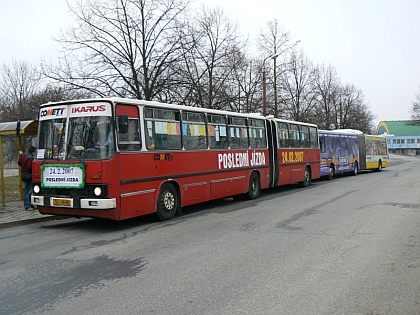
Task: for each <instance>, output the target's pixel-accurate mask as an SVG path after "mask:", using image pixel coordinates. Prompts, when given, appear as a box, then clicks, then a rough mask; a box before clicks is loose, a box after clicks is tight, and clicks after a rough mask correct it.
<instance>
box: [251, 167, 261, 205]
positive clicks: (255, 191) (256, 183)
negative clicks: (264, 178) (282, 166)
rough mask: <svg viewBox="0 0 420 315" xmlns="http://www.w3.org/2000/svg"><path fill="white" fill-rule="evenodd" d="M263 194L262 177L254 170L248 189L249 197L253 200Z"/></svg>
mask: <svg viewBox="0 0 420 315" xmlns="http://www.w3.org/2000/svg"><path fill="white" fill-rule="evenodd" d="M260 194H261V183H260V177H259V176H258V174H257V173H256V172H252V173H251V176H250V177H249V190H248V198H249V199H251V200H253V199H257V198H258V197H259V196H260Z"/></svg>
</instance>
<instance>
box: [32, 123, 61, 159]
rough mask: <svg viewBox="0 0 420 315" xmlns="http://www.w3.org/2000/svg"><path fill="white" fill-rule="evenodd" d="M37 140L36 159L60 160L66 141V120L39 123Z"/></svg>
mask: <svg viewBox="0 0 420 315" xmlns="http://www.w3.org/2000/svg"><path fill="white" fill-rule="evenodd" d="M38 138H39V139H38V140H39V143H38V153H37V158H42V159H60V160H62V159H63V157H64V148H65V146H64V144H65V139H66V118H58V119H50V120H43V121H40V128H39V137H38ZM40 153H41V155H40Z"/></svg>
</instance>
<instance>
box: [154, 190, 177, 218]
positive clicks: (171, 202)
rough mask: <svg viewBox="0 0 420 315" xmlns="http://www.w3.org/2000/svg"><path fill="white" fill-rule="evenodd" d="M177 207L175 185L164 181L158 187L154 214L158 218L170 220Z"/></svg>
mask: <svg viewBox="0 0 420 315" xmlns="http://www.w3.org/2000/svg"><path fill="white" fill-rule="evenodd" d="M177 207H178V194H177V192H176V189H175V187H174V186H173V185H172V184H170V183H165V184H163V185H162V187H161V188H160V192H159V199H158V205H157V211H156V215H157V217H158V219H159V220H161V221H166V220H170V219H172V218H173V217H174V216H175V213H176V211H177Z"/></svg>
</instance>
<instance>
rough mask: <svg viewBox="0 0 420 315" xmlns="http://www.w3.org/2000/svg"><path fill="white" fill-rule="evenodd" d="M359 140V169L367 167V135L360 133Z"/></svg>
mask: <svg viewBox="0 0 420 315" xmlns="http://www.w3.org/2000/svg"><path fill="white" fill-rule="evenodd" d="M357 141H358V145H359V157H360V166H359V169H361V170H365V169H366V144H365V135H358V136H357Z"/></svg>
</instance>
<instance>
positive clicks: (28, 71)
mask: <svg viewBox="0 0 420 315" xmlns="http://www.w3.org/2000/svg"><path fill="white" fill-rule="evenodd" d="M40 79H41V76H40V74H39V72H38V70H37V69H36V68H35V67H34V66H32V65H30V64H29V63H26V62H24V61H13V63H12V65H11V66H7V65H3V68H2V72H1V81H0V117H1V118H0V120H1V121H16V120H18V119H20V120H31V119H36V118H37V116H38V106H39V104H38V106H36V105H31V104H29V103H28V102H29V100H30V99H31V98H32V97H33V96H34V95H35V94H36V93H37V91H38V89H39V88H40Z"/></svg>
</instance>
